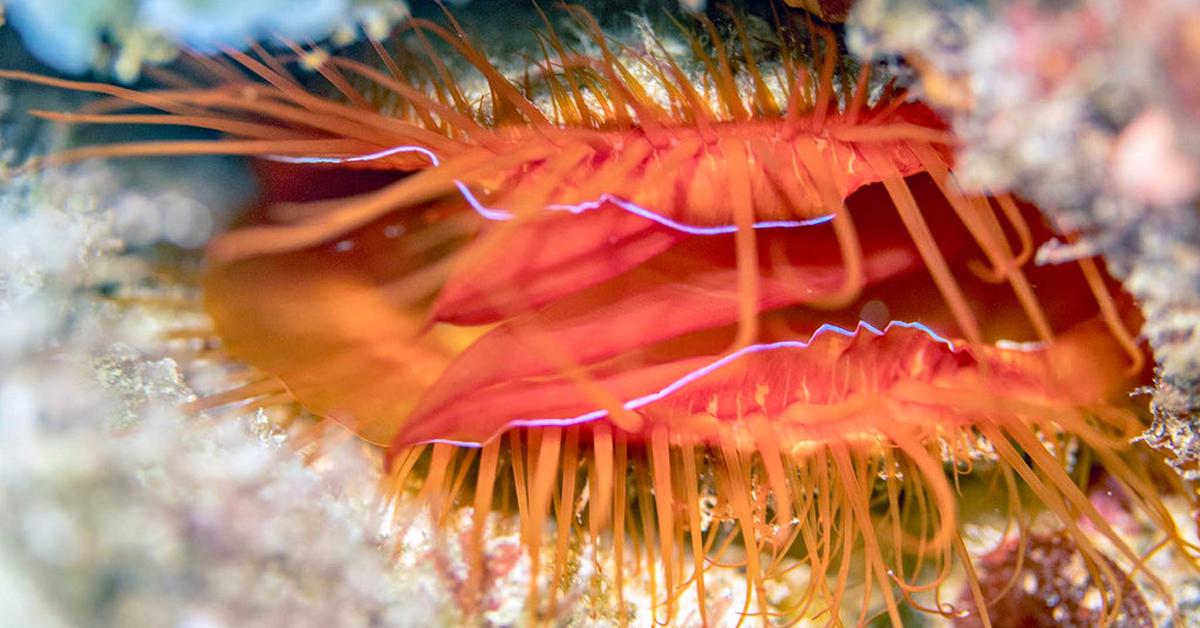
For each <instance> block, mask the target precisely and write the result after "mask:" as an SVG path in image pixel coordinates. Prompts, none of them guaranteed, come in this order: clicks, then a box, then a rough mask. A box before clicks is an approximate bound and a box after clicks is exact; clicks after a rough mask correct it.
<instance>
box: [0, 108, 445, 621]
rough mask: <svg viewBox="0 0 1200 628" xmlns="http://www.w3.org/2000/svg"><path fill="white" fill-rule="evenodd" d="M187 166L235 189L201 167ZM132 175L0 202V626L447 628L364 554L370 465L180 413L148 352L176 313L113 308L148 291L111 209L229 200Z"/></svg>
mask: <svg viewBox="0 0 1200 628" xmlns="http://www.w3.org/2000/svg"><path fill="white" fill-rule="evenodd" d="M4 87H5V92H4V94H5V97H6V98H5V101H7V102H10V103H12V102H16V103H21V105H28V104H34V103H31V102H30V100H31V96H30V94H29V93H28V91H26V92H23V93H17V94H15V95H14V94H12V93H10V92H9V91H8V90H7V88H8V87H9V86H4ZM33 100H34V102H36V101H37V99H36V98H34V99H33ZM42 100H44V98H42ZM21 124H23V123H22V122H14V121H13V120H12V119H7V118H6V119H5V122H4V124H3V131H4V132H3V134H0V136H3V137H5V138H10V137H21V138H34V146H33V149H35V150H37V151H41V150H45V149H48V148H54V147H57V146H60V145H61V141H62V138H61V135H60V134H59V133H57V132H56V131H55V129H53V128H52V127H46V126H37V128H36V129H34V130H32V131H29V130H22V129H20V128H18V127H20V126H21ZM9 152H10V154H13V153H20V152H22V151H15V150H14V151H9ZM178 165H179V164H176V166H177V167H178ZM190 166H192V167H195V168H199V169H200V170H201V171H207V172H209V173H213V172H214V168H216V170H215V172H218V173H220V172H224V173H225V175H226V179H225V180H227V181H230V182H234V181H236V180H237V179H236V178H229V175H230V174H232V173H231V171H230V170H229V167H228V165H225V166H222V165H219V164H214V163H213V161H212V160H208V159H205V160H199V161H195V162H191V164H190ZM221 168H225V170H224V171H222V170H221ZM5 170H7V168H5ZM134 170H137V169H134ZM130 172H131V169H130V168H128V167H126V168H123V169H122V170H121V171H117V170H115V169H114V168H112V167H111V166H109V165H107V164H104V163H99V162H93V163H90V164H86V165H83V166H80V167H77V168H71V169H60V170H53V171H47V172H45V173H41V174H37V175H15V176H14V174H12V173H11V172H9V173H6V176H9V177H10V178H9V180H8V181H6V183H5V185H4V187H3V189H2V190H0V237H2V238H3V241H4V243H5V245H4V247H2V250H0V407H3V409H4V412H3V417H2V419H0V509H2V510H3V512H5V516H4V517H3V520H2V521H0V625H6V626H17V625H40V626H56V625H57V626H144V625H176V626H193V627H196V626H206V627H207V626H237V625H251V624H252V625H261V626H328V625H340V626H405V625H427V622H428V621H431V620H432V621H439V618H444V619H441V621H446V622H451V621H452V618H451V617H452V616H445V615H441V614H439V613H441V612H442V611H440V610H439V609H446V608H452V607H451V606H449V605H448V604H447V599H446V597H445V594H444V593H442V591H443V590H444V588H443V587H442V586H440V585H439V584H437V583H438V582H440V581H439V580H437V579H436V578H435V576H434V575H433V574H432V573H431V572H430V571H429V570H428V569H421V568H418V566H417V565H413V564H409V565H407V566H406V568H405V569H403V570H396V569H394V566H393V565H392V564H391V563H390V562H389V560H388V554H387V552H385V551H381V546H382V545H384V543H385V542H386V540H387V539H386V535H385V534H384V533H383V532H382V530H383V529H384V528H383V527H382V526H381V525H380V521H379V519H378V512H377V510H376V508H375V505H376V500H375V498H374V496H373V494H372V493H371V492H370V489H371V486H372V485H371V482H370V481H369V478H371V477H372V476H373V475H375V474H376V471H375V469H376V468H377V466H378V460H377V458H376V457H375V456H372V455H370V454H369V453H367V452H365V451H364V450H363V449H362V448H361V447H358V446H353V444H348V445H347V446H345V447H342V448H330V449H329V450H328V451H326V452H325V453H326V455H325V456H323V457H322V459H321V464H320V465H307V466H306V465H305V464H304V461H303V459H302V458H300V457H297V456H295V455H293V454H292V452H291V451H289V450H288V449H286V447H287V443H288V435H287V433H286V432H285V431H282V430H278V429H272V428H270V427H269V423H270V422H269V421H268V420H267V418H268V417H266V416H265V415H263V414H261V413H254V412H250V413H249V414H248V415H246V416H236V417H227V418H224V419H217V418H214V419H210V420H207V421H205V420H203V419H198V418H196V417H187V416H184V415H183V414H181V413H180V412H179V410H178V406H179V405H180V403H182V402H184V401H186V400H188V399H191V398H192V397H193V396H194V395H193V392H192V391H191V390H190V389H189V388H188V387H187V386H185V385H184V384H183V380H182V375H181V372H180V368H179V366H178V365H177V364H176V363H175V362H174V361H173V360H171V359H168V358H163V357H161V350H162V347H161V345H160V344H159V343H160V342H161V341H160V337H161V333H162V332H163V331H164V330H168V329H170V328H171V327H172V326H179V325H187V324H189V320H188V318H187V316H186V313H184V314H180V313H179V312H177V311H171V310H169V309H166V310H164V309H163V308H162V306H161V305H130V304H129V303H136V302H137V299H136V298H132V299H126V301H127V302H126V303H125V304H122V305H119V306H118V305H117V304H116V299H115V298H114V295H115V296H116V297H122V298H123V297H127V296H128V297H137V296H138V295H139V294H141V293H143V292H146V291H147V290H149V289H150V288H153V285H154V283H155V282H156V281H158V280H157V279H156V277H157V273H156V271H155V264H154V262H153V259H154V255H153V251H154V249H153V248H148V247H147V246H141V247H131V246H130V245H128V244H127V243H123V240H126V241H127V238H128V236H129V234H130V231H129V230H128V229H126V227H128V225H123V224H122V221H121V220H120V219H119V213H120V207H121V206H122V205H123V204H125V203H128V202H129V200H128V199H129V198H130V196H131V195H133V196H139V197H141V198H143V199H152V200H150V201H145V202H146V203H147V204H150V206H151V207H159V208H163V205H164V204H166V203H168V202H169V201H170V199H171V198H180V197H186V198H189V199H191V202H192V203H194V204H196V205H197V206H205V207H207V209H208V210H209V211H211V213H212V215H213V216H218V215H220V213H221V211H222V210H223V209H224V210H227V209H228V208H227V207H225V208H222V207H221V206H220V205H222V204H230V203H236V202H238V201H237V199H238V198H239V197H238V195H237V194H232V195H228V196H226V197H224V198H223V199H222V198H220V196H219V195H218V196H217V197H214V196H213V195H211V194H210V195H209V196H208V197H207V198H208V200H207V201H202V200H199V199H203V198H205V197H204V195H203V194H201V193H200V192H201V189H200V186H199V185H198V183H199V180H198V179H190V178H187V177H183V178H180V177H177V176H167V175H169V174H170V172H174V171H170V172H168V171H163V170H161V169H160V170H158V171H157V172H156V171H155V170H153V169H151V170H145V169H142V173H141V174H142V176H141V178H140V179H137V180H136V182H135V180H134V179H131V178H130V176H129V174H130ZM119 173H120V174H119ZM189 185H190V186H191V187H189ZM204 203H211V204H212V206H211V207H209V206H206V205H204ZM214 220H216V219H215V218H214ZM135 231H136V230H135ZM143 233H144V231H143ZM167 237H169V236H167ZM155 239H157V238H155ZM142 244H143V245H145V244H149V241H146V242H143V243H142ZM158 293H159V294H160V295H161V294H163V292H162V290H161V289H159V290H158ZM154 302H155V301H154V300H151V301H149V302H148V303H154ZM158 302H159V303H162V301H161V299H160V300H159V301H158ZM214 369H215V370H216V371H218V372H214V373H211V374H210V375H209V377H208V378H207V379H208V380H209V381H214V382H216V381H219V379H220V377H222V373H220V372H219V370H220V369H216V368H215V367H214ZM198 379H200V380H203V379H205V378H198ZM364 479H367V481H364Z"/></svg>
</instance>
